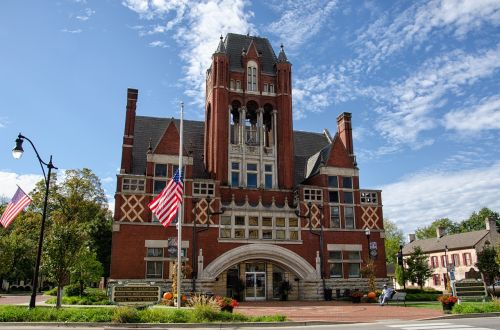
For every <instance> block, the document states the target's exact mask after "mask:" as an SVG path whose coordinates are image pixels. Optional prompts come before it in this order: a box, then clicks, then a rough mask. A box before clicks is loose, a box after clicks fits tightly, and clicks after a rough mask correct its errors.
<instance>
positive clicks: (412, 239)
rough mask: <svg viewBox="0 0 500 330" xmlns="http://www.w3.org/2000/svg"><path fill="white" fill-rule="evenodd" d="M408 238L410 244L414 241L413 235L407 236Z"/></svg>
mask: <svg viewBox="0 0 500 330" xmlns="http://www.w3.org/2000/svg"><path fill="white" fill-rule="evenodd" d="M408 237H409V238H410V243H411V242H413V241H414V240H415V234H409V235H408Z"/></svg>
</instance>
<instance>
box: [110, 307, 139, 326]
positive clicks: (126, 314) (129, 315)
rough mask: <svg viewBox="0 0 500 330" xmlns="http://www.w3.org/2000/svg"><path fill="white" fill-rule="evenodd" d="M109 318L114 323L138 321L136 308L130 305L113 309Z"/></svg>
mask: <svg viewBox="0 0 500 330" xmlns="http://www.w3.org/2000/svg"><path fill="white" fill-rule="evenodd" d="M111 320H112V321H113V322H115V323H137V322H139V317H138V315H137V309H135V308H132V307H118V308H116V309H115V311H114V313H113V316H112V317H111Z"/></svg>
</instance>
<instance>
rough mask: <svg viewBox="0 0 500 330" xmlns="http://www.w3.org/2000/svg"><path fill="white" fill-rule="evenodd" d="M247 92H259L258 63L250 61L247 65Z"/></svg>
mask: <svg viewBox="0 0 500 330" xmlns="http://www.w3.org/2000/svg"><path fill="white" fill-rule="evenodd" d="M247 90H249V91H252V92H256V91H257V63H255V62H254V61H248V64H247Z"/></svg>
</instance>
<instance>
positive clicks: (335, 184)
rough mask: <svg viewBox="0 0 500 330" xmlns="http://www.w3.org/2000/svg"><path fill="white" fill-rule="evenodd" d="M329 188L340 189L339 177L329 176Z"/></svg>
mask: <svg viewBox="0 0 500 330" xmlns="http://www.w3.org/2000/svg"><path fill="white" fill-rule="evenodd" d="M328 187H330V188H338V187H339V181H338V178H337V176H328Z"/></svg>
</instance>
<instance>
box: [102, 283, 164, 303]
mask: <svg viewBox="0 0 500 330" xmlns="http://www.w3.org/2000/svg"><path fill="white" fill-rule="evenodd" d="M160 299H161V290H160V287H159V286H156V285H116V286H114V287H113V288H112V291H111V301H112V302H115V303H117V304H122V305H148V304H154V303H157V302H158V301H160Z"/></svg>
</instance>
